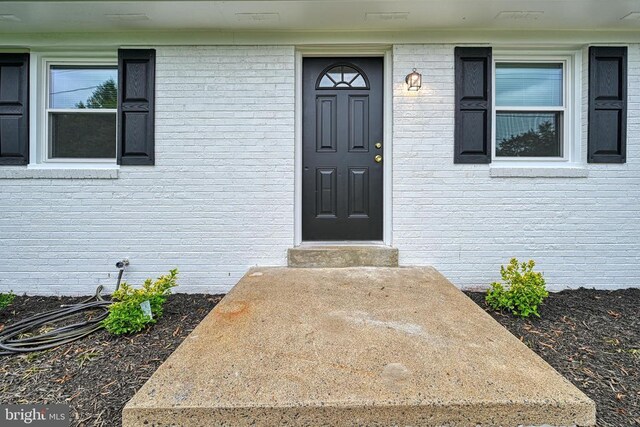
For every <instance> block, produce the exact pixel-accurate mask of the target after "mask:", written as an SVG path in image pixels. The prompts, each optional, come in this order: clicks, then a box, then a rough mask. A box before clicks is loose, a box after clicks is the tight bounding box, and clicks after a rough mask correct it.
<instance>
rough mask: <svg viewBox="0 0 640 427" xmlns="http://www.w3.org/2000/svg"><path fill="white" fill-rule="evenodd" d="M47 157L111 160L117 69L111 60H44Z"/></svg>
mask: <svg viewBox="0 0 640 427" xmlns="http://www.w3.org/2000/svg"><path fill="white" fill-rule="evenodd" d="M46 70H47V82H46V87H47V91H46V99H45V113H44V114H45V121H46V135H45V146H46V149H45V159H46V160H47V161H78V160H83V161H113V160H115V157H116V117H117V98H118V97H117V93H118V92H117V82H118V69H117V66H116V65H115V64H113V65H111V64H100V63H94V64H92V63H85V64H78V63H64V62H52V63H48V64H47V67H46Z"/></svg>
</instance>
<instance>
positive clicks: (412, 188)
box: [393, 45, 640, 289]
mask: <svg viewBox="0 0 640 427" xmlns="http://www.w3.org/2000/svg"><path fill="white" fill-rule="evenodd" d="M453 49H454V46H453V45H397V46H395V47H394V82H396V83H397V84H396V85H395V86H394V99H393V106H394V108H393V109H394V132H393V135H394V139H393V173H394V193H393V218H394V225H393V236H394V244H395V246H397V247H398V248H399V249H400V262H401V263H402V264H419V265H433V266H435V267H436V268H438V269H439V270H440V271H441V272H442V273H443V274H444V275H445V276H447V277H448V278H449V279H450V280H452V281H453V282H454V283H455V284H456V285H458V286H461V287H473V286H478V285H481V286H482V285H485V286H486V285H487V284H488V283H489V282H491V281H492V280H495V279H498V278H499V275H498V271H499V266H500V264H503V263H506V262H507V261H508V260H509V258H510V257H512V256H516V257H518V258H521V259H529V258H533V259H535V260H536V261H537V263H538V267H539V269H540V270H542V271H544V272H545V273H546V277H547V282H548V284H549V285H550V287H551V288H554V289H560V288H565V287H579V286H586V287H594V286H595V287H600V288H618V287H629V286H639V285H640V46H638V45H633V46H631V47H630V49H629V86H630V87H629V99H628V107H629V111H628V142H627V154H628V155H627V163H626V164H624V165H612V164H607V165H588V166H587V165H586V163H585V167H587V168H588V177H587V178H492V177H490V176H489V169H490V166H488V165H454V164H453V160H452V159H453V131H454V105H453V99H454V98H453V93H454V73H453ZM584 52H585V55H586V49H585V51H584ZM585 59H586V58H585ZM584 65H585V68H584V70H583V78H584V81H583V86H584V87H583V95H584V96H583V100H584V101H585V102H586V83H587V80H586V73H587V69H586V62H585V63H584ZM414 67H415V68H417V69H418V70H420V71H421V72H422V73H423V89H422V90H421V91H420V92H418V93H417V94H415V93H414V94H409V93H407V92H406V90H405V89H404V87H403V86H402V84H399V82H402V79H403V78H404V76H405V75H406V73H407V72H408V70H411V69H412V68H414ZM582 116H583V132H582V136H581V137H582V144H583V150H582V151H583V159H586V118H587V112H586V105H584V108H583V111H582Z"/></svg>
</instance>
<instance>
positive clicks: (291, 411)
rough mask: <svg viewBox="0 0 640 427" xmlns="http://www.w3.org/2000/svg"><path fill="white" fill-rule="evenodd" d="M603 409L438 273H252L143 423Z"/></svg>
mask: <svg viewBox="0 0 640 427" xmlns="http://www.w3.org/2000/svg"><path fill="white" fill-rule="evenodd" d="M594 424H595V405H594V403H593V402H592V401H591V400H590V399H588V398H587V397H586V396H585V395H584V394H583V393H582V392H580V391H579V390H578V389H577V388H575V387H574V386H573V385H572V384H571V383H569V382H568V381H567V380H566V379H564V378H563V377H562V376H561V375H560V374H558V373H557V372H556V371H555V370H554V369H553V368H551V367H550V366H549V365H548V364H547V363H546V362H544V361H543V360H542V359H541V358H539V357H538V356H537V355H536V354H535V353H533V352H532V351H531V350H529V349H528V348H527V347H526V346H525V345H524V344H523V343H521V342H520V341H519V340H518V339H517V338H515V337H514V336H513V335H511V334H510V333H509V332H508V331H507V330H506V329H504V328H503V327H502V326H500V325H499V324H498V323H497V322H495V321H494V320H493V319H492V318H491V317H490V316H489V315H487V314H486V313H485V312H484V311H482V310H481V309H480V308H479V307H477V306H476V305H475V304H474V303H473V302H472V301H471V300H470V299H468V298H467V297H466V296H465V295H464V294H463V293H462V292H460V291H459V290H458V289H456V288H455V287H454V286H453V285H452V284H451V283H450V282H448V281H447V280H446V279H445V278H444V277H443V276H442V275H440V274H439V273H438V272H437V271H436V270H434V269H432V268H366V267H363V268H341V269H295V268H255V269H252V270H250V271H249V272H248V273H247V274H246V275H245V276H244V277H243V278H242V280H241V281H240V282H239V283H238V284H237V285H236V286H235V287H234V288H233V290H232V291H231V292H230V293H229V294H228V295H227V296H226V297H225V298H224V299H223V300H222V301H221V302H220V303H219V304H218V306H216V308H215V309H214V310H213V311H212V312H211V313H210V314H209V315H208V316H207V317H206V318H205V319H204V320H203V321H202V323H201V324H200V325H199V326H198V327H197V328H196V329H195V330H194V331H193V332H192V333H191V335H190V336H189V337H188V338H187V339H186V340H185V341H184V343H183V344H182V345H181V346H180V347H179V348H178V349H177V350H176V351H175V352H174V353H173V354H172V355H171V356H170V357H169V359H168V360H167V361H166V362H165V363H164V364H163V365H162V366H161V367H160V368H159V369H158V370H157V371H156V372H155V373H154V374H153V376H152V377H151V378H150V379H149V381H148V382H147V383H146V384H145V385H144V386H143V387H142V388H141V389H140V391H139V392H138V393H137V394H136V395H135V396H134V397H133V399H132V400H131V401H130V402H129V403H128V404H127V405H126V407H125V408H124V410H123V425H124V426H125V427H134V426H147V427H148V426H168V425H181V426H214V425H215V426H249V425H251V426H276V425H289V426H363V425H367V426H409V425H411V426H442V425H446V426H476V425H482V426H503V427H508V426H519V425H552V426H572V425H580V426H590V425H594Z"/></svg>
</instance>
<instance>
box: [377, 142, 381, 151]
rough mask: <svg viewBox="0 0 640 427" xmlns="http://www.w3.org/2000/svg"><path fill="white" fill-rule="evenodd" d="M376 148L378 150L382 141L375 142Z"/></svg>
mask: <svg viewBox="0 0 640 427" xmlns="http://www.w3.org/2000/svg"><path fill="white" fill-rule="evenodd" d="M376 148H377V149H378V150H379V149H381V148H382V143H381V142H376Z"/></svg>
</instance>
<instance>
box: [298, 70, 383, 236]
mask: <svg viewBox="0 0 640 427" xmlns="http://www.w3.org/2000/svg"><path fill="white" fill-rule="evenodd" d="M382 70H383V63H382V58H304V60H303V67H302V81H303V83H302V99H303V105H302V111H303V113H302V114H303V122H302V146H303V152H302V164H303V172H302V239H303V240H306V241H313V240H327V241H328V240H382V144H383V141H382V129H383V117H382V110H383V105H382V95H383V85H382V82H383V72H382Z"/></svg>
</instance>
